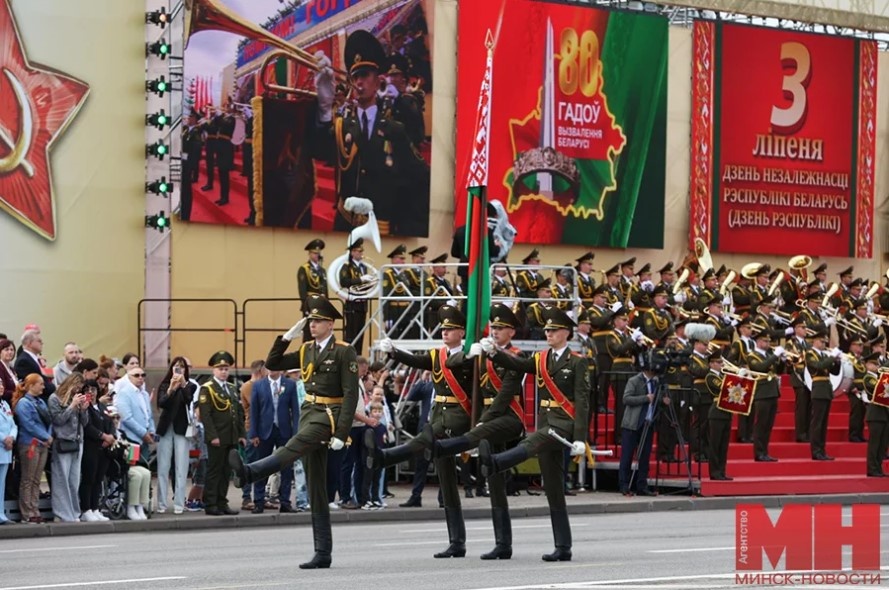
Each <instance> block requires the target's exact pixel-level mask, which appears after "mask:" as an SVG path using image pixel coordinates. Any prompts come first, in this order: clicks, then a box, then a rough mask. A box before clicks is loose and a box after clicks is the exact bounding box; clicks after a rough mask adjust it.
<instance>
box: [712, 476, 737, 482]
mask: <svg viewBox="0 0 889 590" xmlns="http://www.w3.org/2000/svg"><path fill="white" fill-rule="evenodd" d="M710 479H711V480H712V481H732V479H734V478H732V477H729V476H727V475H711V476H710Z"/></svg>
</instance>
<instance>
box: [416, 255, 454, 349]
mask: <svg viewBox="0 0 889 590" xmlns="http://www.w3.org/2000/svg"><path fill="white" fill-rule="evenodd" d="M447 261H448V255H447V254H442V255H440V256H436V257H435V258H433V259H432V276H430V277H427V278H426V284H425V285H424V287H423V296H424V297H425V298H427V299H428V303H427V304H426V329H427V330H428V331H429V333H430V335H431V334H432V332H433V330H435V325H436V324H437V323H438V320H437V319H436V318H437V317H438V310H439V309H441V308H442V306H443V305H444V304H445V303H447V301H448V300H449V299H451V298H453V297H454V295H456V293H457V290H456V289H454V286H453V285H451V282H450V281H448V279H447V278H446V277H445V273H446V272H447V267H445V266H444V263H445V262H447Z"/></svg>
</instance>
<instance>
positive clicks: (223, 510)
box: [219, 506, 255, 516]
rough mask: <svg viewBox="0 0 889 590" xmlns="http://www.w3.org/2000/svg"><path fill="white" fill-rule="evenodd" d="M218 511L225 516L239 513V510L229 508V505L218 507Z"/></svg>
mask: <svg viewBox="0 0 889 590" xmlns="http://www.w3.org/2000/svg"><path fill="white" fill-rule="evenodd" d="M254 510H255V508H254ZM219 512H220V513H222V514H224V515H226V516H234V515H235V514H240V513H241V511H240V510H235V509H234V508H230V507H229V506H226V507H225V508H220V509H219Z"/></svg>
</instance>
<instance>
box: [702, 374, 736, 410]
mask: <svg viewBox="0 0 889 590" xmlns="http://www.w3.org/2000/svg"><path fill="white" fill-rule="evenodd" d="M722 379H723V376H722V375H721V374H719V373H714V372H713V371H709V372H708V373H707V377H706V381H707V393H708V394H709V395H710V404H711V405H710V411H709V412H708V413H707V417H708V418H709V419H710V420H721V421H723V422H731V421H732V413H731V412H726V411H725V410H723V409H720V408H719V407H718V406H717V405H716V400H717V399H719V392H720V391H722Z"/></svg>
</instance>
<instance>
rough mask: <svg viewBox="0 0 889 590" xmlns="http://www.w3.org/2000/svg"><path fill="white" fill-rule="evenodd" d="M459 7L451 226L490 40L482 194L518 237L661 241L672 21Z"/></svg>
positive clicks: (517, 5) (529, 5)
mask: <svg viewBox="0 0 889 590" xmlns="http://www.w3.org/2000/svg"><path fill="white" fill-rule="evenodd" d="M459 10H460V12H459V32H458V37H459V41H460V42H459V48H458V72H457V73H458V85H457V166H456V178H457V184H456V216H455V217H456V219H455V223H456V224H458V225H459V224H462V222H463V219H464V215H465V208H466V182H465V179H466V178H467V173H468V170H469V161H470V158H471V153H472V147H473V145H474V142H475V122H476V119H477V109H478V105H479V86H480V84H481V81H482V78H483V76H484V70H485V63H486V57H487V42H488V40H489V39H490V41H491V44H492V50H493V61H492V78H491V85H490V86H491V98H490V112H491V122H490V133H489V135H488V138H487V140H488V148H489V162H488V182H489V186H488V197H489V198H490V199H493V200H497V201H500V202H501V203H502V204H503V205H504V207H505V209H506V211H507V212H508V214H509V220H510V223H511V224H512V225H513V226H515V227H516V229H517V230H518V236H517V238H516V241H518V242H523V243H533V244H547V243H550V244H551V243H564V244H582V245H586V246H605V247H616V248H626V247H642V248H660V247H663V235H664V183H665V150H666V147H665V146H666V109H667V54H668V23H667V20H666V19H664V18H661V17H659V16H655V15H646V14H639V13H632V12H620V11H609V10H603V9H596V8H588V7H580V6H577V5H567V4H558V3H553V2H539V1H533V0H510V1H508V2H507V1H505V0H495V1H491V2H469V1H465V0H464V1H461V2H460V5H459Z"/></svg>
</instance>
